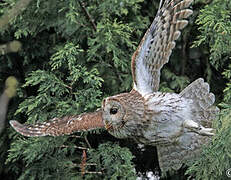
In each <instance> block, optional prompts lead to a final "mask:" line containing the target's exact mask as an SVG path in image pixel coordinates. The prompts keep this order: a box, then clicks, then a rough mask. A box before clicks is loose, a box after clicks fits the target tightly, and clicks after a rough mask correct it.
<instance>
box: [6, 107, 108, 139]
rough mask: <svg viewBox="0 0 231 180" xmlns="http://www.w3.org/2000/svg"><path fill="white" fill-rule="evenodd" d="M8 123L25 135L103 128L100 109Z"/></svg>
mask: <svg viewBox="0 0 231 180" xmlns="http://www.w3.org/2000/svg"><path fill="white" fill-rule="evenodd" d="M10 125H11V126H12V127H13V128H14V129H15V130H16V131H17V132H18V133H20V134H22V135H24V136H27V137H36V136H62V135H67V134H72V133H74V132H80V131H87V130H93V129H98V128H103V127H104V123H103V121H102V110H100V109H99V110H97V111H96V112H93V113H83V114H80V115H76V116H65V117H63V118H54V119H51V120H50V121H48V122H44V123H38V124H35V125H25V124H20V123H19V122H17V121H14V120H12V121H10Z"/></svg>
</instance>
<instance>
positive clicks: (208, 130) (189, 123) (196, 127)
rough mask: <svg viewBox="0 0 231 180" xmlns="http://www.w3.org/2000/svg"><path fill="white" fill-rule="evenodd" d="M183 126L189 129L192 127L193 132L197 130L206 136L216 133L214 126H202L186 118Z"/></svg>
mask: <svg viewBox="0 0 231 180" xmlns="http://www.w3.org/2000/svg"><path fill="white" fill-rule="evenodd" d="M183 126H184V127H185V128H187V129H190V130H191V131H193V132H196V133H198V134H200V135H204V136H213V135H214V133H213V131H214V129H213V128H205V127H203V126H201V125H200V124H198V123H196V122H194V121H192V120H186V121H184V123H183Z"/></svg>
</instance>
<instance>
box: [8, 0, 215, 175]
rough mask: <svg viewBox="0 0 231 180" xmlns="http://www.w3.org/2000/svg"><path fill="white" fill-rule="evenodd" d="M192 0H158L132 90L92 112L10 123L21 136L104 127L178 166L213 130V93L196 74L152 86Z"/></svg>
mask: <svg viewBox="0 0 231 180" xmlns="http://www.w3.org/2000/svg"><path fill="white" fill-rule="evenodd" d="M192 1H193V0H165V2H164V3H161V4H160V7H159V10H158V12H157V15H156V17H155V19H154V21H153V23H152V25H151V26H150V28H149V29H148V30H147V32H146V34H145V35H144V37H143V39H142V41H141V43H140V45H139V47H138V48H137V50H136V51H135V53H134V55H133V57H132V62H131V68H132V76H133V84H134V86H133V90H132V91H131V92H129V93H123V94H119V95H115V96H112V97H108V98H106V99H104V100H103V102H102V108H101V109H100V110H98V111H96V112H95V113H84V114H81V115H77V116H69V117H68V116H67V117H64V118H54V119H53V120H51V121H50V122H48V123H44V124H37V125H32V126H31V125H22V124H20V123H18V122H16V121H11V125H12V127H13V128H15V130H16V131H18V132H19V133H21V134H23V135H25V136H46V135H51V136H59V135H64V134H70V133H73V132H77V131H84V130H89V129H94V128H102V127H105V128H106V129H107V130H108V132H109V133H111V134H112V135H113V136H115V137H117V138H132V139H134V140H135V141H137V142H139V143H144V144H149V145H153V146H157V150H158V155H159V163H160V168H161V170H162V171H168V170H172V169H173V170H177V169H179V168H180V167H181V166H182V164H183V163H184V162H185V161H186V160H187V159H190V158H192V157H196V156H198V154H199V152H200V150H201V146H202V144H206V143H207V142H209V139H210V137H211V136H212V135H213V134H214V131H213V129H212V128H211V123H212V120H213V119H214V118H215V116H216V114H218V112H219V109H218V108H217V107H215V106H213V104H214V101H215V96H214V95H213V94H212V93H210V92H209V85H208V84H207V83H205V82H204V80H203V79H201V78H200V79H198V80H196V81H194V82H193V83H191V84H190V85H189V86H188V87H187V88H185V90H183V91H182V92H181V93H180V94H175V93H161V92H156V91H157V90H158V88H159V80H160V70H161V68H162V67H163V65H164V64H166V63H167V62H168V60H169V57H170V55H171V52H172V49H173V48H174V47H175V40H176V39H178V38H179V36H180V34H181V32H180V30H182V29H183V28H184V27H185V26H186V25H187V24H188V21H187V20H186V18H188V17H189V16H190V15H191V14H192V10H190V9H187V8H188V7H189V6H190V4H191V3H192ZM161 2H162V1H161Z"/></svg>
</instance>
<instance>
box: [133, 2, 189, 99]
mask: <svg viewBox="0 0 231 180" xmlns="http://www.w3.org/2000/svg"><path fill="white" fill-rule="evenodd" d="M192 2H193V0H166V1H165V2H164V3H163V5H162V4H161V5H160V7H159V10H158V12H157V15H156V17H155V19H154V21H153V23H152V24H151V26H150V28H149V29H148V30H147V32H146V33H145V35H144V37H143V39H142V40H141V42H140V45H139V47H138V48H137V50H136V51H135V53H134V54H133V56H132V62H131V68H132V75H133V82H134V87H133V88H134V89H135V90H137V91H138V92H139V93H140V94H142V95H145V94H148V93H152V92H155V91H157V90H158V89H159V81H160V70H161V68H162V67H163V65H164V64H166V63H167V62H168V60H169V57H170V55H171V53H172V49H173V48H174V47H175V40H177V39H178V38H179V36H180V34H181V32H180V30H182V29H183V28H184V27H185V26H187V24H188V21H187V20H186V18H188V17H189V16H190V15H191V14H192V12H193V11H192V10H190V9H187V8H188V6H189V5H190V4H191V3H192Z"/></svg>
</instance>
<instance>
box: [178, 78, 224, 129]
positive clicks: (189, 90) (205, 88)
mask: <svg viewBox="0 0 231 180" xmlns="http://www.w3.org/2000/svg"><path fill="white" fill-rule="evenodd" d="M209 91H210V88H209V84H208V83H206V82H204V80H203V79H202V78H199V79H197V80H195V81H194V82H192V83H191V84H190V85H189V86H187V87H186V88H185V89H184V90H183V91H182V92H181V93H180V96H181V97H184V98H187V99H192V100H193V104H194V106H193V107H192V114H193V116H194V118H195V119H193V120H194V121H196V122H199V123H200V124H201V125H203V126H209V127H210V126H211V122H212V120H213V119H215V117H216V115H217V114H218V113H219V111H220V110H219V108H218V107H216V106H213V104H214V102H215V95H214V94H213V93H210V92H209Z"/></svg>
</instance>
